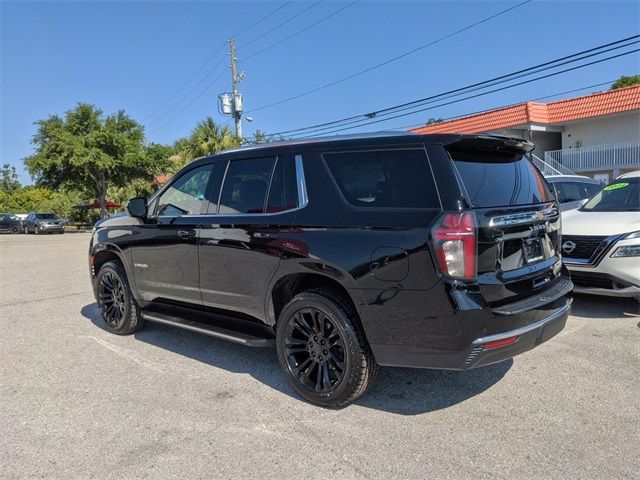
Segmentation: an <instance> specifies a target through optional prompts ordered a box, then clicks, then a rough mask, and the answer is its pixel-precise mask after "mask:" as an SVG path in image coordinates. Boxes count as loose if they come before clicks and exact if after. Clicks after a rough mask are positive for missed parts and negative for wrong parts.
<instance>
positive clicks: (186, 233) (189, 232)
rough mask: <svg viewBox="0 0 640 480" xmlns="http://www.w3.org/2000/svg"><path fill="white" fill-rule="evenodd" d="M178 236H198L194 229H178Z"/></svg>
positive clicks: (184, 237)
mask: <svg viewBox="0 0 640 480" xmlns="http://www.w3.org/2000/svg"><path fill="white" fill-rule="evenodd" d="M178 236H179V237H180V238H182V239H183V240H186V239H188V238H191V237H195V236H196V232H195V231H194V230H178Z"/></svg>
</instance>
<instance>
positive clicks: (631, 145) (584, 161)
mask: <svg viewBox="0 0 640 480" xmlns="http://www.w3.org/2000/svg"><path fill="white" fill-rule="evenodd" d="M413 132H415V133H492V134H498V135H509V136H515V137H520V138H525V139H527V140H531V141H532V142H534V143H535V144H536V149H535V151H534V152H533V153H534V158H533V160H534V162H535V163H536V164H537V165H538V167H539V168H540V169H541V170H542V171H543V172H544V173H545V174H546V175H550V174H574V173H575V174H579V175H588V176H590V177H594V178H598V179H600V180H603V181H605V180H606V181H609V180H611V179H613V178H615V177H617V176H618V175H620V174H622V173H625V172H628V171H631V170H637V169H640V85H635V86H632V87H626V88H619V89H616V90H609V91H606V92H598V93H594V94H591V95H587V96H583V97H578V98H571V99H566V100H558V101H554V102H549V103H542V102H523V103H519V104H516V105H510V106H506V107H502V108H497V109H493V110H488V111H484V112H481V113H476V114H472V115H467V116H462V117H458V118H455V119H451V120H445V121H442V122H438V123H435V124H431V125H425V126H424V127H419V128H417V129H414V130H413Z"/></svg>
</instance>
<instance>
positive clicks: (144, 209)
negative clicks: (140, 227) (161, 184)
mask: <svg viewBox="0 0 640 480" xmlns="http://www.w3.org/2000/svg"><path fill="white" fill-rule="evenodd" d="M148 211H149V207H148V206H147V199H146V198H144V197H136V198H132V199H131V200H129V203H127V213H128V214H129V215H130V216H132V217H134V218H141V219H142V220H144V219H146V218H147V213H148Z"/></svg>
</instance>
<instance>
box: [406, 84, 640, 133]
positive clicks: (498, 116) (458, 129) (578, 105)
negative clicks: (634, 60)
mask: <svg viewBox="0 0 640 480" xmlns="http://www.w3.org/2000/svg"><path fill="white" fill-rule="evenodd" d="M639 109H640V85H634V86H632V87H626V88H619V89H616V90H609V91H607V92H600V93H594V94H592V95H587V96H584V97H578V98H571V99H568V100H559V101H556V102H549V103H539V102H525V103H519V104H517V105H511V106H508V107H502V108H497V109H495V110H489V111H486V112H482V113H478V114H475V115H469V116H466V117H460V118H455V119H453V120H445V121H443V122H440V123H434V124H432V125H426V126H424V127H418V128H416V129H414V130H412V131H413V132H415V133H482V132H491V131H495V130H502V129H504V128H511V127H516V126H519V125H525V124H527V123H538V124H549V125H557V124H562V123H566V122H571V121H575V120H583V119H585V118H592V117H600V116H603V115H611V114H614V113H621V112H627V111H631V110H639Z"/></svg>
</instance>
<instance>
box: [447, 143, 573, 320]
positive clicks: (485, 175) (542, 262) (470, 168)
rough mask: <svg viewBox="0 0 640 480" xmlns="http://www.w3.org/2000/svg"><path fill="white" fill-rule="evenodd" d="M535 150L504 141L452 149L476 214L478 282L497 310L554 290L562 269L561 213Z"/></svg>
mask: <svg viewBox="0 0 640 480" xmlns="http://www.w3.org/2000/svg"><path fill="white" fill-rule="evenodd" d="M532 147H533V146H532V145H531V144H529V143H527V142H520V143H518V142H517V141H511V142H507V141H505V140H504V139H501V138H499V137H498V138H494V137H487V138H480V139H473V138H471V139H469V138H465V139H464V141H461V142H458V143H454V144H451V145H449V146H447V150H448V151H449V154H450V156H451V158H452V161H453V164H454V166H455V169H456V172H457V175H458V180H459V183H460V184H461V186H462V191H463V194H464V196H465V200H466V202H467V204H468V205H469V207H471V208H472V209H473V211H474V212H475V214H476V222H477V226H478V264H477V270H478V283H479V285H480V289H481V292H482V294H483V296H484V298H485V299H486V300H487V301H488V302H489V304H490V305H491V306H492V307H499V306H501V305H505V304H508V303H513V302H522V301H523V300H525V299H526V298H527V297H533V296H538V295H539V293H540V292H541V291H543V290H545V289H549V288H554V285H555V283H556V282H557V281H558V277H559V275H560V271H561V268H562V264H561V261H560V256H559V254H558V247H559V242H560V236H561V230H560V225H561V221H560V212H559V209H558V206H557V203H556V202H555V198H554V197H553V195H552V193H551V191H550V189H549V187H548V185H547V182H546V181H545V179H544V178H543V177H542V175H541V174H540V172H539V171H538V170H537V169H536V168H535V166H534V165H533V164H532V163H531V161H530V160H529V158H528V156H527V152H528V151H529V150H531V148H532ZM525 303H526V301H525Z"/></svg>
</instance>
